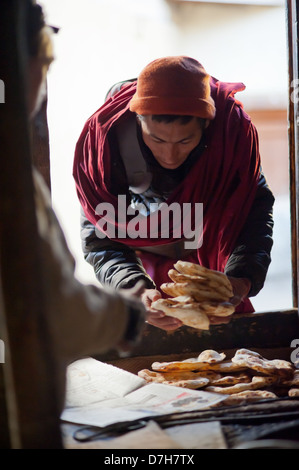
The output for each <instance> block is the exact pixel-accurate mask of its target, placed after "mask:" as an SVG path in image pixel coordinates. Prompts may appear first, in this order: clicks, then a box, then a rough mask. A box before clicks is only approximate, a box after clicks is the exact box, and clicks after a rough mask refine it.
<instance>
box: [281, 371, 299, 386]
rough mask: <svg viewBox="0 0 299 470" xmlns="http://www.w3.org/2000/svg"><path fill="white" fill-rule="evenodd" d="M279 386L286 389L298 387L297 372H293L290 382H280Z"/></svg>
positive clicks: (298, 378)
mask: <svg viewBox="0 0 299 470" xmlns="http://www.w3.org/2000/svg"><path fill="white" fill-rule="evenodd" d="M281 385H283V386H287V387H292V386H295V387H299V370H295V371H294V373H293V377H292V378H291V379H290V380H282V381H281Z"/></svg>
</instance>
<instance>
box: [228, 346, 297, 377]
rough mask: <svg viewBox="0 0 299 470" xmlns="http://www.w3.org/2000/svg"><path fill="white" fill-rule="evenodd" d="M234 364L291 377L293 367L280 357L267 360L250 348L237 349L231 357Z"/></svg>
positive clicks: (265, 372) (268, 373) (263, 372)
mask: <svg viewBox="0 0 299 470" xmlns="http://www.w3.org/2000/svg"><path fill="white" fill-rule="evenodd" d="M232 362H233V363H234V364H238V365H240V366H243V367H248V368H249V369H253V370H255V371H257V372H260V373H262V374H266V375H278V376H280V377H285V378H286V377H292V375H293V370H294V367H293V366H292V364H291V363H290V362H288V361H284V360H281V359H273V360H268V359H265V358H264V357H262V356H261V355H260V354H258V353H256V352H254V351H250V350H246V349H243V350H238V351H237V352H236V354H235V356H234V357H233V358H232Z"/></svg>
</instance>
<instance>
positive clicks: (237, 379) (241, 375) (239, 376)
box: [211, 372, 251, 386]
mask: <svg viewBox="0 0 299 470" xmlns="http://www.w3.org/2000/svg"><path fill="white" fill-rule="evenodd" d="M250 382H251V375H250V374H246V372H238V373H236V374H234V375H224V376H222V377H220V378H219V379H212V380H211V385H216V386H219V385H220V386H223V385H236V384H239V383H250Z"/></svg>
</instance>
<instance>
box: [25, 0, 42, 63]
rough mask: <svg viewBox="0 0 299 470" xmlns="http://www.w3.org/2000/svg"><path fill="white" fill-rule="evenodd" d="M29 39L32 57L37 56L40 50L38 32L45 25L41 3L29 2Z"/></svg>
mask: <svg viewBox="0 0 299 470" xmlns="http://www.w3.org/2000/svg"><path fill="white" fill-rule="evenodd" d="M26 26H27V41H28V52H29V55H30V56H32V57H35V56H37V54H38V50H39V37H38V33H39V32H40V31H41V29H42V28H43V27H44V26H45V18H44V14H43V11H42V8H41V6H40V5H36V4H34V3H32V1H29V2H27V24H26Z"/></svg>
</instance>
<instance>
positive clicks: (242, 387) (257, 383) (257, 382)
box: [205, 376, 276, 395]
mask: <svg viewBox="0 0 299 470" xmlns="http://www.w3.org/2000/svg"><path fill="white" fill-rule="evenodd" d="M274 382H276V378H275V377H259V376H254V377H252V380H251V382H249V383H238V384H235V385H232V386H227V387H217V386H214V385H209V386H208V387H206V388H205V390H206V391H207V392H213V393H222V394H224V395H231V394H233V393H239V392H245V391H248V390H257V389H259V388H263V387H268V386H269V385H273V383H274Z"/></svg>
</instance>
